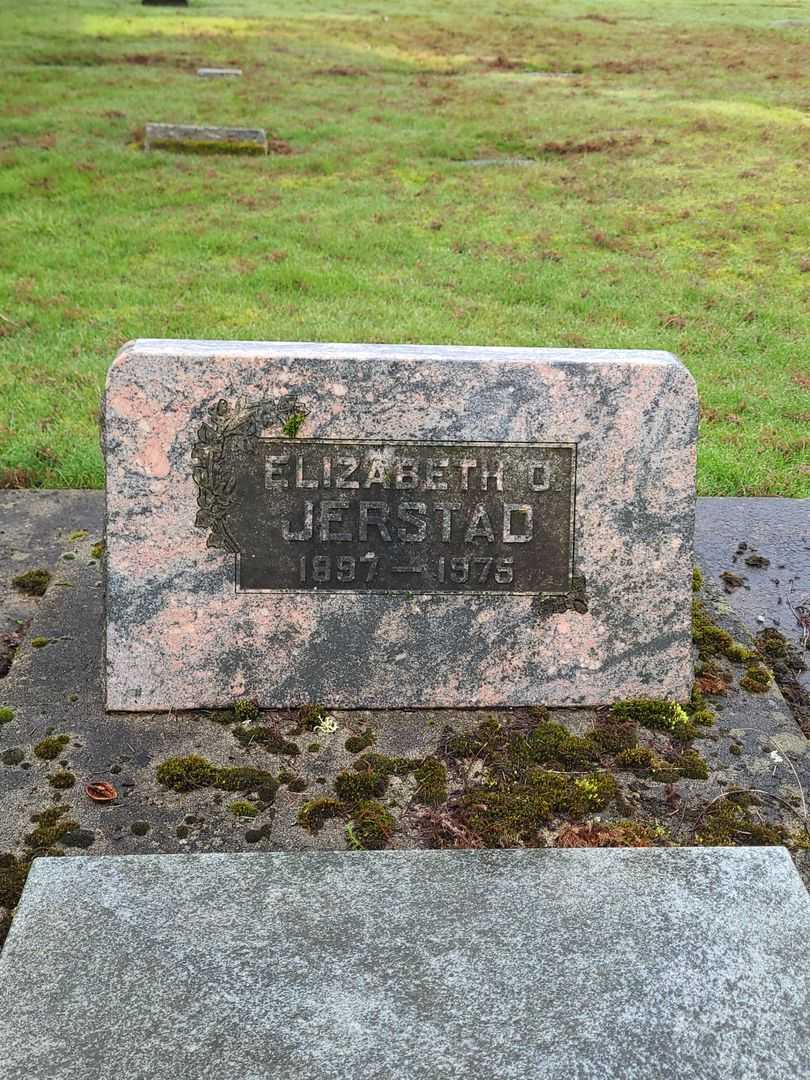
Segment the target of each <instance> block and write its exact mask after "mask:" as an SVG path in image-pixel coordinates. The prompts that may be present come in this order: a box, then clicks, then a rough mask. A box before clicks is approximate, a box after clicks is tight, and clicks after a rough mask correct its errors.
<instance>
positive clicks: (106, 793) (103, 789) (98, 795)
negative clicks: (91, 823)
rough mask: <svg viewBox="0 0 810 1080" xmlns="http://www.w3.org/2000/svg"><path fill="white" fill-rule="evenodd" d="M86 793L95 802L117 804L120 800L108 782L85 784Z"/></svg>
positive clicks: (99, 781)
mask: <svg viewBox="0 0 810 1080" xmlns="http://www.w3.org/2000/svg"><path fill="white" fill-rule="evenodd" d="M84 793H85V795H86V796H87V797H88V799H92V800H93V802H115V800H116V799H117V798H118V792H117V791H116V790H115V788H114V787H113V786H112V784H108V783H107V781H106V780H97V781H95V782H94V783H92V784H85V787H84Z"/></svg>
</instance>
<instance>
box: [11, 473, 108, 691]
mask: <svg viewBox="0 0 810 1080" xmlns="http://www.w3.org/2000/svg"><path fill="white" fill-rule="evenodd" d="M103 533H104V494H103V492H100V491H0V678H2V677H3V676H4V675H5V674H6V672H7V671H8V668H9V667H10V665H11V661H12V659H13V657H14V652H15V650H16V648H17V645H18V644H19V642H20V640H21V639H22V637H23V636H24V635H25V631H26V629H27V627H28V625H29V623H30V622H31V619H32V618H33V616H34V614H35V613H36V610H37V605H38V600H37V598H36V597H33V596H29V595H27V594H26V593H24V592H21V591H19V590H18V589H15V588H13V587H12V584H11V582H12V579H13V578H15V577H17V576H18V575H19V574H24V573H26V572H27V571H29V570H38V569H46V570H50V571H51V572H52V573H53V575H54V577H53V583H54V587H55V588H64V586H62V585H60V584H59V582H60V580H62V578H63V574H62V573H61V572H60V571H66V570H68V569H69V567H68V563H70V562H71V561H72V560H74V559H76V558H79V557H81V555H82V554H85V555H87V557H89V550H90V547H91V546H92V544H93V543H95V541H97V540H100V539H101V537H102V536H103ZM81 534H84V535H83V536H82V535H81ZM77 536H78V537H79V539H76V537H77ZM85 540H86V542H83V541H85Z"/></svg>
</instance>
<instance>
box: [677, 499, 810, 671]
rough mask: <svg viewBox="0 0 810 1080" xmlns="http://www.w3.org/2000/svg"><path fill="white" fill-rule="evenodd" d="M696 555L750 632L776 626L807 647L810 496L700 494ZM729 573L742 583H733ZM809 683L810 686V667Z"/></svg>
mask: <svg viewBox="0 0 810 1080" xmlns="http://www.w3.org/2000/svg"><path fill="white" fill-rule="evenodd" d="M695 558H696V561H697V563H698V564H699V566H700V567H701V569H702V570H703V573H704V574H705V575H706V577H707V578H708V579H710V580H712V581H714V582H715V583H717V584H718V585H719V586H721V587H722V588H723V590H724V593H725V595H726V598H727V601H726V602H727V603H728V606H729V608H730V609H731V611H733V612H734V614H735V615H736V616H737V617H738V618H739V619H740V620H741V621H742V622H743V623H744V624H745V626H746V627H747V628H748V630H749V631H750V633H752V634H755V633H757V632H758V631H759V630H762V629H763V628H764V627H774V628H775V629H777V630H779V631H780V633H782V634H784V635H785V637H787V638H788V639H790V640H791V641H793V642H794V643H795V644H796V645H797V647H799V648H801V649H802V650H804V649H805V648H806V647H807V642H808V639H810V499H719V498H718V499H699V500H698V513H697V518H696V522H695ZM762 560H767V562H766V564H765V565H761V563H762ZM724 573H726V574H728V573H731V574H733V575H734V576H735V577H736V578H739V579H741V583H740V584H739V585H737V584H735V583H734V581H733V580H732V581H731V583H730V584H729V583H727V582H726V581H724V580H723V578H722V577H721V575H722V574H724ZM801 609H803V611H802V610H801ZM803 613H804V616H805V621H804V625H803V623H802V618H801V616H802V614H803ZM808 660H810V655H808ZM804 682H805V685H807V686H808V688H810V672H806V673H805V675H804Z"/></svg>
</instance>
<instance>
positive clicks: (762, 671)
mask: <svg viewBox="0 0 810 1080" xmlns="http://www.w3.org/2000/svg"><path fill="white" fill-rule="evenodd" d="M772 682H773V676H772V675H771V673H770V671H768V669H767V668H766V667H765V666H764V665H763V664H758V663H756V662H755V663H753V664H749V665H748V667H747V668H746V669H745V675H743V677H742V678H741V679H740V686H742V687H743V689H745V690H747V691H748V692H749V693H750V694H764V693H765V691H766V690H767V689H768V687H769V686H770V685H771V683H772Z"/></svg>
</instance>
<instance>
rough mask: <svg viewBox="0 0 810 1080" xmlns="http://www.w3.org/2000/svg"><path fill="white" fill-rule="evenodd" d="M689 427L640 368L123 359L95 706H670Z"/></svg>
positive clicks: (348, 354)
mask: <svg viewBox="0 0 810 1080" xmlns="http://www.w3.org/2000/svg"><path fill="white" fill-rule="evenodd" d="M696 428H697V399H696V393H695V385H694V382H693V380H692V378H691V376H690V375H689V373H688V372H687V371H686V369H685V368H684V367H683V365H682V364H681V363H680V362H679V361H678V360H677V359H676V358H675V357H673V356H671V355H670V354H668V353H663V352H635V351H633V352H626V351H610V350H596V349H522V348H520V349H500V348H455V347H454V348H449V347H442V346H409V345H321V344H309V343H267V342H216V341H213V342H198V341H151V340H143V341H136V342H133V343H131V344H129V345H127V346H125V348H124V349H123V350H122V351H121V353H120V354H119V356H118V357H117V358H116V360H115V362H114V363H113V365H112V367H111V369H110V372H109V377H108V381H107V393H106V399H105V456H106V465H107V634H106V650H107V705H108V708H109V709H112V710H163V709H187V708H197V707H204V706H223V705H226V704H229V703H231V702H232V701H233V700H234V699H236V698H239V697H245V696H247V697H255V698H256V699H257V700H258V701H259V703H260V704H261V705H262V706H267V707H272V706H287V705H296V704H302V703H306V702H321V703H323V704H326V705H331V706H335V707H344V708H351V707H354V706H356V707H363V708H396V707H406V706H407V707H419V706H425V707H441V706H454V707H459V706H462V707H463V706H484V707H486V706H495V705H527V704H537V703H544V704H548V705H572V706H573V705H595V704H599V703H607V702H611V701H615V700H618V699H622V698H627V697H637V696H645V697H662V696H667V697H672V698H676V699H685V698H687V697H688V695H689V691H690V686H691V679H692V664H691V647H690V595H691V567H692V531H693V518H694V504H695V438H696Z"/></svg>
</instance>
